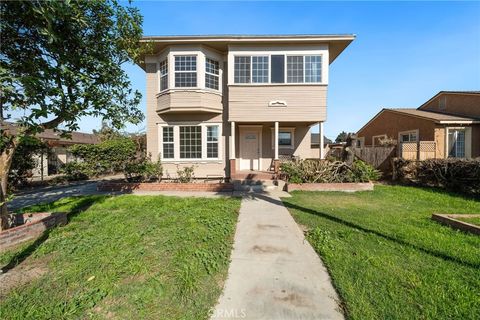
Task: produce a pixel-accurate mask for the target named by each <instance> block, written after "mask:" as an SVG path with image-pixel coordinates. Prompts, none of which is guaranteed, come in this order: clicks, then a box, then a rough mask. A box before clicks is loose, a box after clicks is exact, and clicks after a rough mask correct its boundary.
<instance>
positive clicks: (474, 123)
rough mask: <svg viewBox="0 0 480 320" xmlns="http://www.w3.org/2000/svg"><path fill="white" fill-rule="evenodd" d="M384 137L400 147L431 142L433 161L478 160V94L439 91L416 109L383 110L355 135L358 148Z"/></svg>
mask: <svg viewBox="0 0 480 320" xmlns="http://www.w3.org/2000/svg"><path fill="white" fill-rule="evenodd" d="M386 137H388V138H392V139H395V140H397V141H398V145H399V147H400V146H401V144H402V143H404V142H405V143H411V142H417V143H420V142H427V141H429V142H434V146H435V151H434V157H435V158H447V157H456V158H476V157H480V91H440V92H439V93H438V94H437V95H435V96H434V97H433V98H431V99H430V100H428V101H427V102H425V103H424V104H422V105H421V106H420V107H419V108H417V109H382V110H381V111H380V112H379V113H378V114H377V115H376V116H375V117H373V118H372V119H371V120H370V121H369V122H368V123H367V124H366V125H364V126H363V127H362V128H361V129H360V130H359V131H358V132H357V146H378V145H379V143H380V140H381V139H382V138H386ZM399 150H400V149H399Z"/></svg>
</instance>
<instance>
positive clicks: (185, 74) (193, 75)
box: [175, 56, 197, 88]
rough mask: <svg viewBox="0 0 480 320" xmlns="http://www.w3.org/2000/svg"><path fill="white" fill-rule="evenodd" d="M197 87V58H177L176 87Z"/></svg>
mask: <svg viewBox="0 0 480 320" xmlns="http://www.w3.org/2000/svg"><path fill="white" fill-rule="evenodd" d="M196 86H197V56H175V87H177V88H193V87H196Z"/></svg>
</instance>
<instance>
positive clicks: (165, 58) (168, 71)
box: [157, 56, 170, 93]
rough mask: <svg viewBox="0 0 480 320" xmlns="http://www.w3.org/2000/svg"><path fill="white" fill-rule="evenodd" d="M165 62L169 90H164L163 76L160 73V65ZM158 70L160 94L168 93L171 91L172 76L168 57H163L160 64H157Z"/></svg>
mask: <svg viewBox="0 0 480 320" xmlns="http://www.w3.org/2000/svg"><path fill="white" fill-rule="evenodd" d="M163 61H166V62H167V74H166V76H167V88H166V89H163V90H162V74H161V72H160V64H161V63H162V62H163ZM157 70H158V92H159V93H161V92H165V91H168V90H169V89H170V78H169V76H170V64H169V61H168V56H163V58H162V59H159V61H158V64H157Z"/></svg>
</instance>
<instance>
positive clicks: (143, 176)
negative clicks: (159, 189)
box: [124, 159, 163, 182]
mask: <svg viewBox="0 0 480 320" xmlns="http://www.w3.org/2000/svg"><path fill="white" fill-rule="evenodd" d="M124 173H125V178H126V179H127V181H136V182H140V181H152V180H161V179H162V175H163V167H162V163H161V162H160V160H158V161H156V162H152V161H151V160H149V159H141V160H139V161H132V162H130V163H127V164H126V165H125V170H124Z"/></svg>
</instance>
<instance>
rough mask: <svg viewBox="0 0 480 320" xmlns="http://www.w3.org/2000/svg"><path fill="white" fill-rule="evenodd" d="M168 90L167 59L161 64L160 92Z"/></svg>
mask: <svg viewBox="0 0 480 320" xmlns="http://www.w3.org/2000/svg"><path fill="white" fill-rule="evenodd" d="M166 89H168V62H167V59H165V60H163V61H162V62H160V91H163V90H166Z"/></svg>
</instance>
